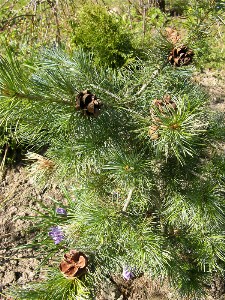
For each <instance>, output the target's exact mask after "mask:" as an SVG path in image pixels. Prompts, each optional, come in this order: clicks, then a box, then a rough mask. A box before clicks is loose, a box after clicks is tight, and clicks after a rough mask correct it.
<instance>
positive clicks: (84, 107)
mask: <svg viewBox="0 0 225 300" xmlns="http://www.w3.org/2000/svg"><path fill="white" fill-rule="evenodd" d="M101 107H102V103H101V101H100V100H99V99H97V97H96V95H94V94H92V93H91V92H90V91H88V90H85V91H81V92H80V93H79V94H78V95H77V97H76V110H81V111H82V112H83V114H84V115H85V116H92V117H98V116H99V114H100V110H101Z"/></svg>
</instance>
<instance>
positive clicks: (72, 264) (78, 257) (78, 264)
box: [59, 250, 88, 277]
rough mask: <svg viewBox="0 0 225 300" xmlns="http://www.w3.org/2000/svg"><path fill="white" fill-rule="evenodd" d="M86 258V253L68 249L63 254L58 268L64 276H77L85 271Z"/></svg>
mask: <svg viewBox="0 0 225 300" xmlns="http://www.w3.org/2000/svg"><path fill="white" fill-rule="evenodd" d="M87 264H88V259H87V257H86V255H85V254H84V253H82V252H80V251H76V250H70V252H69V253H66V254H65V255H64V259H63V261H62V262H61V264H60V266H59V268H60V271H61V272H62V273H63V274H64V275H65V276H66V277H79V276H81V275H83V274H84V273H86V271H87V269H86V267H87Z"/></svg>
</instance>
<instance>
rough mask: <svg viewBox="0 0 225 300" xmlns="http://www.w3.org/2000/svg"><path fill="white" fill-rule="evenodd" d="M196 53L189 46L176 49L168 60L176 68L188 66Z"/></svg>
mask: <svg viewBox="0 0 225 300" xmlns="http://www.w3.org/2000/svg"><path fill="white" fill-rule="evenodd" d="M193 56H194V52H193V50H191V49H188V47H187V46H184V45H182V46H180V47H175V48H173V50H172V51H171V52H170V54H169V57H168V60H169V62H170V63H171V64H172V65H174V66H175V67H180V66H186V65H189V64H190V63H191V62H192V58H193Z"/></svg>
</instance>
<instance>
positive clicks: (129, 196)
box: [122, 187, 134, 212]
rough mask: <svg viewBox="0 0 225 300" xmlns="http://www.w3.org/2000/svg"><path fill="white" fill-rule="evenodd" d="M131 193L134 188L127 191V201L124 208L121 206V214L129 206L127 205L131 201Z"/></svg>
mask: <svg viewBox="0 0 225 300" xmlns="http://www.w3.org/2000/svg"><path fill="white" fill-rule="evenodd" d="M133 191H134V187H133V188H131V189H130V190H129V193H128V196H127V199H126V201H125V203H124V206H123V209H122V211H123V212H125V211H126V210H127V207H128V205H129V203H130V201H131V197H132V194H133Z"/></svg>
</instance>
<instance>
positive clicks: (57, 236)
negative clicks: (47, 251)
mask: <svg viewBox="0 0 225 300" xmlns="http://www.w3.org/2000/svg"><path fill="white" fill-rule="evenodd" d="M50 229H51V230H50V231H49V233H48V234H49V236H50V237H51V238H52V239H53V241H54V243H55V244H59V243H60V242H61V241H62V240H63V239H64V234H63V232H62V230H61V229H60V227H59V226H54V227H51V228H50Z"/></svg>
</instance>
